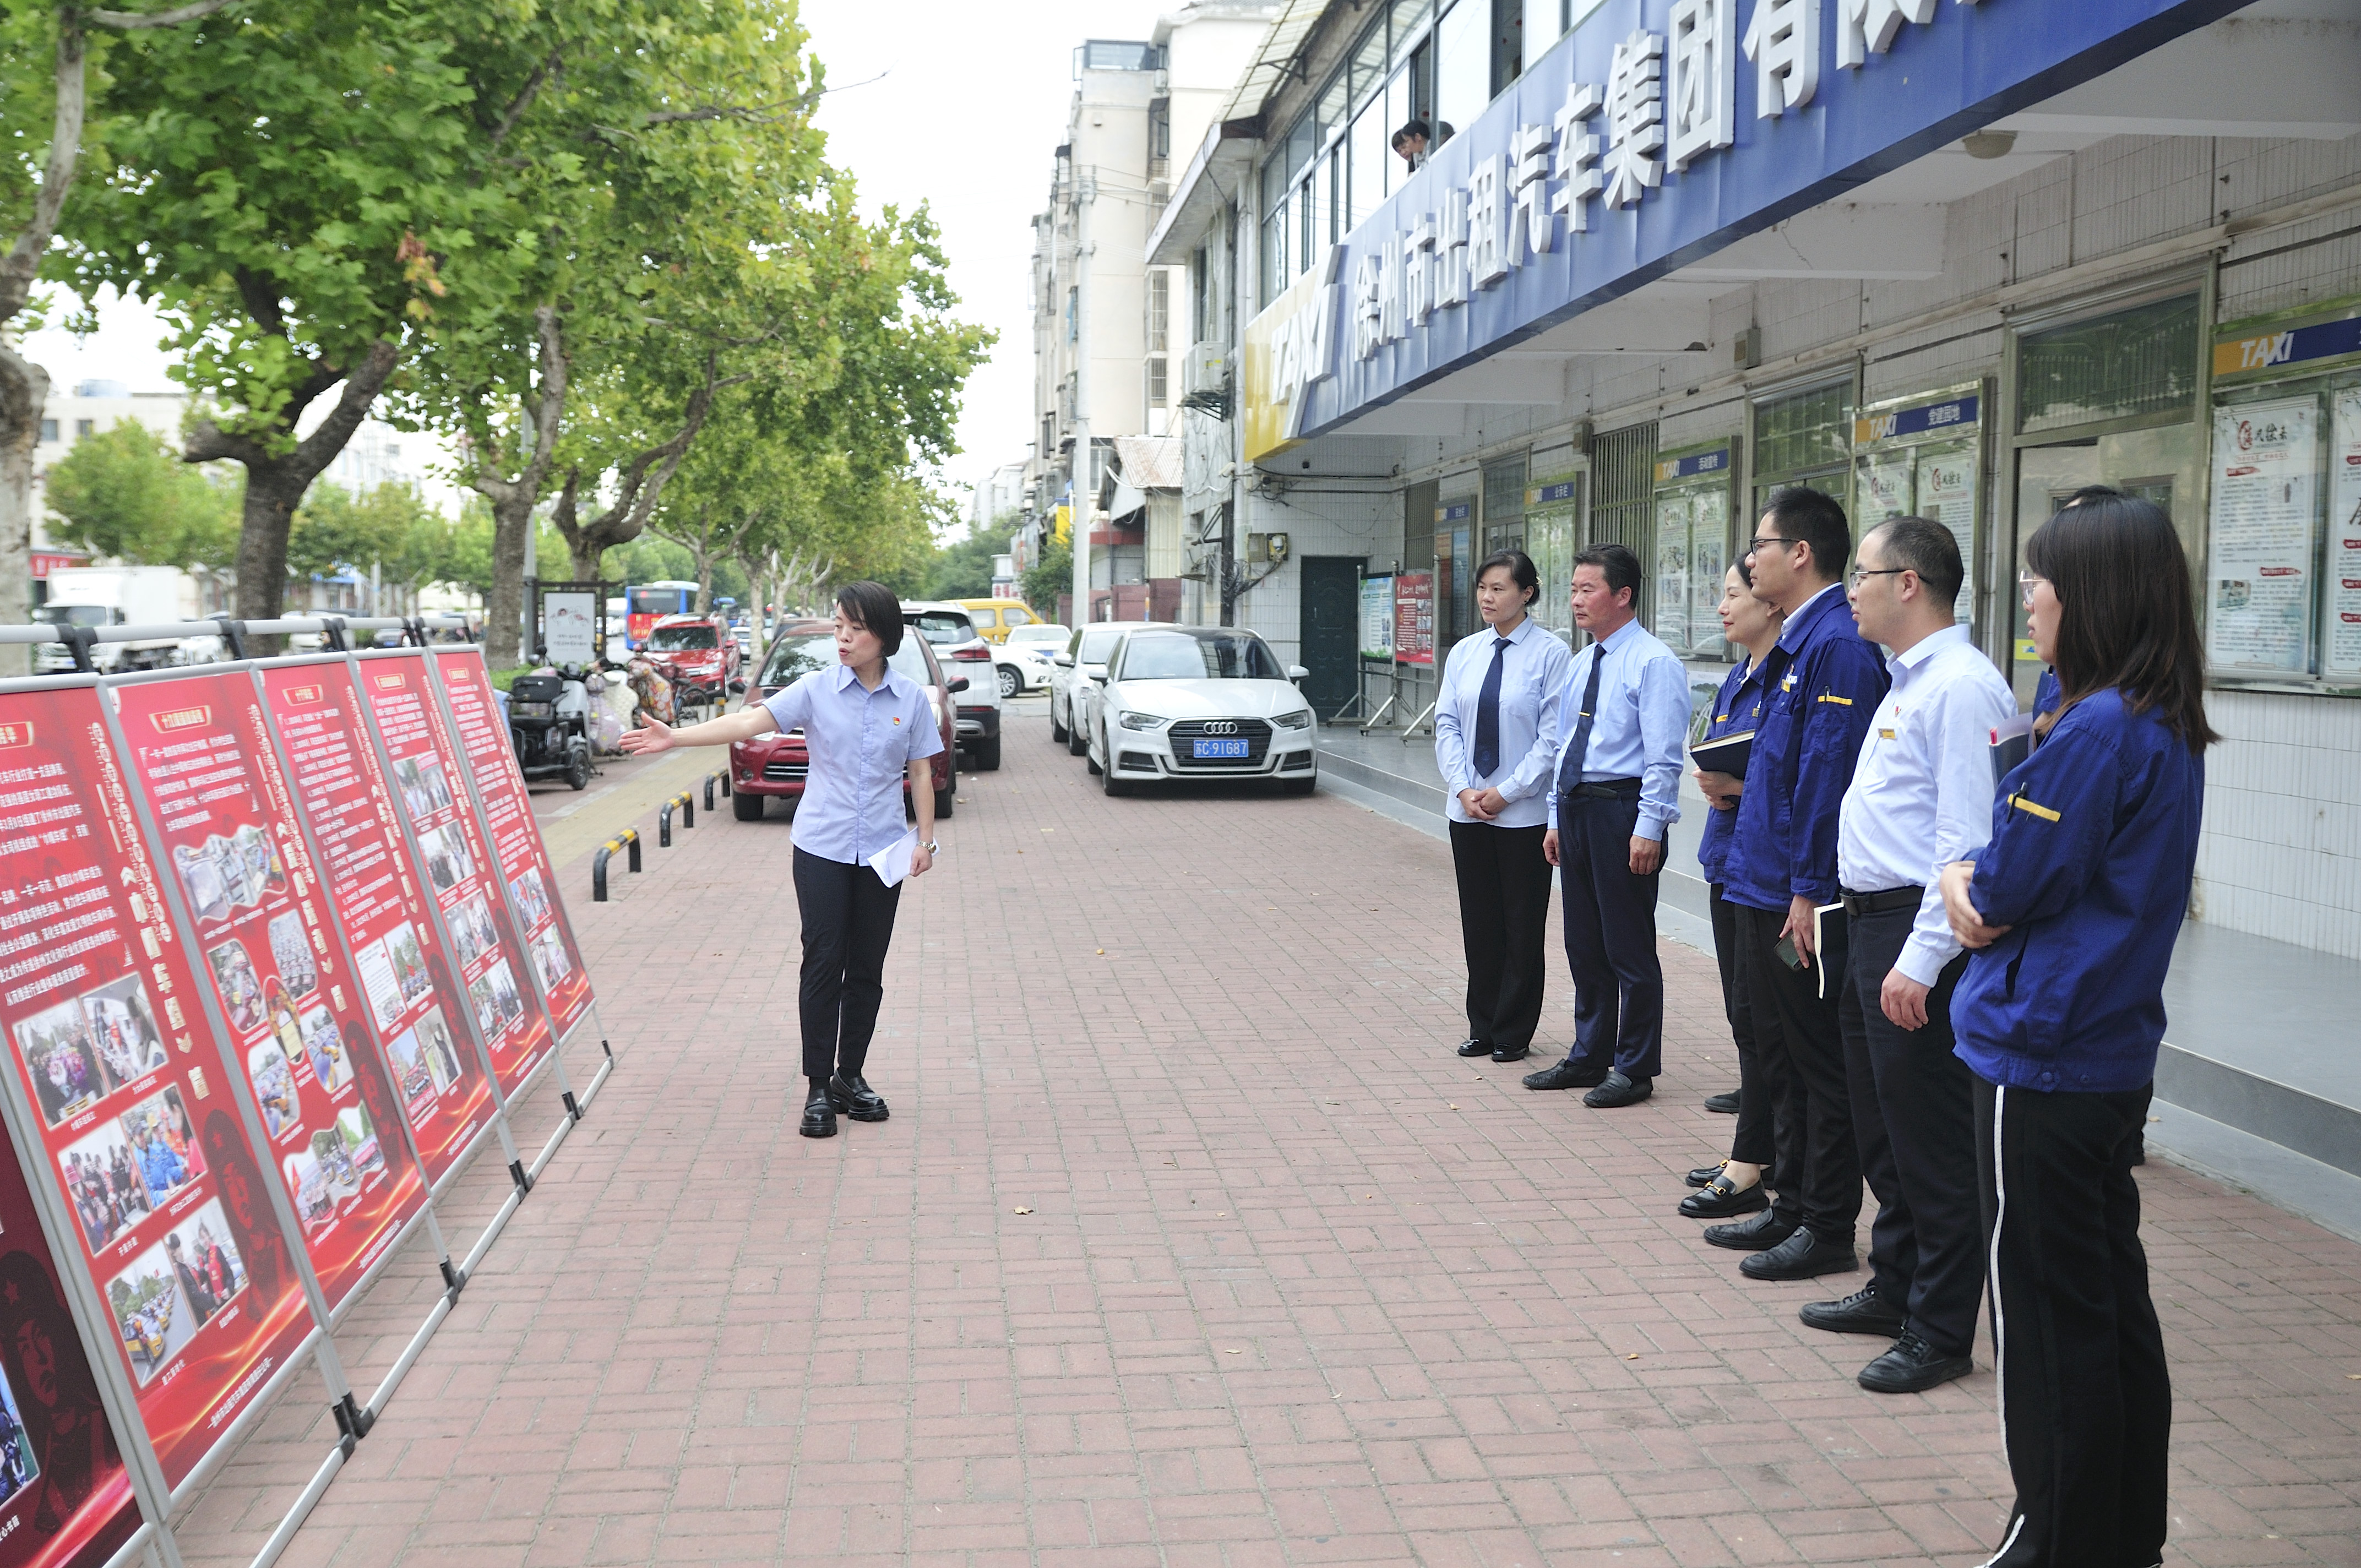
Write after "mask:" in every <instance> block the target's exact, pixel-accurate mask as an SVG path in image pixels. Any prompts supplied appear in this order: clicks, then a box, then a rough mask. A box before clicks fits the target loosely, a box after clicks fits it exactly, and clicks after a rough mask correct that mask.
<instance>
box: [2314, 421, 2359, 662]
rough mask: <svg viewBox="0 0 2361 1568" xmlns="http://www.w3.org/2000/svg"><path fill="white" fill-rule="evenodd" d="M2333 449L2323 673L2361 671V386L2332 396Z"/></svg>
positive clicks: (2329, 488) (2331, 449)
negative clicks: (2326, 624)
mask: <svg viewBox="0 0 2361 1568" xmlns="http://www.w3.org/2000/svg"><path fill="white" fill-rule="evenodd" d="M2331 402H2332V404H2333V405H2334V412H2333V416H2332V417H2333V419H2334V425H2333V427H2332V432H2333V433H2332V434H2331V436H2330V438H2329V448H2328V465H2329V466H2328V598H2327V603H2326V605H2325V606H2324V609H2325V610H2326V613H2327V622H2328V626H2327V633H2328V634H2327V635H2326V636H2325V637H2323V639H2322V640H2321V644H2322V645H2321V661H2320V662H2321V670H2322V673H2323V674H2334V675H2361V387H2345V388H2343V389H2339V390H2338V391H2336V392H2335V393H2334V395H2333V396H2332V398H2331Z"/></svg>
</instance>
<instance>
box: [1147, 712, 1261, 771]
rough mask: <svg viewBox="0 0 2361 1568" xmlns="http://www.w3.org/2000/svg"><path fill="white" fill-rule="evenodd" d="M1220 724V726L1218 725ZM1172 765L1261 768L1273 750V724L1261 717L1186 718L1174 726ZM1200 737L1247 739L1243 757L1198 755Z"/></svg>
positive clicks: (1212, 768)
mask: <svg viewBox="0 0 2361 1568" xmlns="http://www.w3.org/2000/svg"><path fill="white" fill-rule="evenodd" d="M1216 726H1218V727H1219V728H1215V727H1216ZM1170 734H1171V737H1172V765H1173V766H1174V767H1175V768H1177V769H1179V770H1180V772H1182V773H1241V772H1257V771H1259V770H1260V769H1261V767H1262V765H1263V763H1264V762H1265V761H1266V760H1267V759H1268V756H1269V754H1270V726H1269V725H1268V724H1267V723H1265V722H1264V721H1263V720H1261V719H1259V718H1183V719H1181V720H1180V721H1179V722H1178V723H1176V724H1174V725H1173V726H1172V729H1171V730H1170ZM1198 740H1243V741H1245V742H1246V755H1245V756H1243V757H1196V756H1191V754H1190V753H1191V752H1192V751H1195V750H1196V747H1195V746H1194V745H1193V744H1192V742H1194V741H1198Z"/></svg>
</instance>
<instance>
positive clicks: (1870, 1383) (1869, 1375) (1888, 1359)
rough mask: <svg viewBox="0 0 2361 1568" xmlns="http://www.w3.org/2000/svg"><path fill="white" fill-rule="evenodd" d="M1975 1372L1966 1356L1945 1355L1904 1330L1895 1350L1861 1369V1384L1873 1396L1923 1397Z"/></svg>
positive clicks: (1973, 1365) (1972, 1364)
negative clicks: (1954, 1379) (1939, 1387)
mask: <svg viewBox="0 0 2361 1568" xmlns="http://www.w3.org/2000/svg"><path fill="white" fill-rule="evenodd" d="M1975 1369H1976V1364H1975V1363H1974V1362H1973V1361H1972V1360H1971V1359H1970V1358H1968V1357H1967V1356H1964V1355H1945V1354H1943V1353H1942V1352H1941V1351H1938V1350H1937V1349H1936V1348H1935V1347H1934V1346H1933V1345H1931V1344H1928V1343H1927V1342H1926V1341H1925V1340H1923V1339H1920V1338H1919V1337H1918V1336H1917V1335H1916V1334H1915V1333H1912V1332H1910V1331H1909V1330H1907V1329H1905V1330H1903V1331H1902V1337H1901V1338H1900V1339H1898V1340H1895V1341H1894V1348H1893V1349H1892V1350H1889V1351H1887V1352H1886V1353H1885V1354H1883V1355H1881V1356H1879V1357H1878V1358H1877V1359H1876V1360H1875V1361H1872V1362H1871V1363H1870V1364H1869V1365H1867V1366H1864V1367H1862V1368H1861V1376H1860V1377H1859V1382H1860V1384H1861V1387H1864V1388H1866V1389H1868V1390H1869V1391H1870V1392H1871V1393H1872V1394H1923V1393H1925V1392H1926V1391H1927V1389H1929V1388H1933V1387H1938V1386H1940V1385H1942V1384H1945V1383H1949V1381H1950V1380H1951V1379H1952V1378H1954V1377H1964V1376H1967V1375H1968V1374H1969V1373H1971V1372H1973V1371H1974V1370H1975Z"/></svg>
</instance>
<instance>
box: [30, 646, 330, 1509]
mask: <svg viewBox="0 0 2361 1568" xmlns="http://www.w3.org/2000/svg"><path fill="white" fill-rule="evenodd" d="M205 685H209V686H210V685H214V683H213V682H211V681H208V682H206V683H205ZM134 694H137V695H138V696H140V698H141V701H140V703H139V705H138V711H137V715H136V718H133V719H128V720H126V729H128V728H129V726H130V724H131V723H132V722H136V723H137V726H138V728H139V729H140V730H142V731H144V733H145V734H146V735H147V736H148V738H149V740H150V742H151V743H150V744H149V745H148V746H147V747H146V748H145V749H144V756H134V757H131V758H127V759H125V758H120V757H119V754H118V752H117V751H116V749H115V744H114V742H113V741H112V740H110V738H109V737H108V735H107V732H106V727H105V722H104V717H103V715H102V711H101V708H100V702H101V700H102V698H101V696H100V694H99V692H98V690H97V688H96V687H94V686H69V687H63V688H59V689H51V690H44V691H35V692H17V693H13V694H10V695H8V696H0V1029H5V1032H6V1036H7V1055H8V1059H9V1062H10V1066H11V1069H12V1074H11V1076H12V1077H13V1078H14V1080H15V1088H16V1090H17V1091H20V1092H21V1095H22V1100H21V1102H20V1104H19V1110H20V1112H21V1113H22V1115H23V1118H24V1124H25V1125H26V1126H27V1128H28V1129H29V1131H30V1134H31V1136H30V1137H29V1139H28V1140H27V1147H26V1148H25V1150H24V1153H25V1154H26V1155H27V1156H28V1157H29V1159H30V1162H31V1163H33V1164H34V1165H35V1166H36V1167H37V1168H38V1170H39V1172H40V1176H41V1179H43V1180H44V1181H46V1182H48V1183H49V1185H50V1190H51V1191H52V1192H53V1193H54V1194H55V1195H57V1197H58V1199H59V1201H60V1206H61V1207H62V1208H63V1209H65V1210H66V1211H68V1212H71V1215H72V1216H73V1222H74V1225H75V1229H76V1231H77V1233H78V1234H77V1235H76V1236H75V1238H74V1242H75V1244H76V1245H73V1247H72V1248H71V1252H70V1254H69V1255H68V1262H69V1266H74V1267H79V1268H81V1269H82V1270H83V1271H84V1273H85V1274H86V1275H87V1277H88V1278H89V1280H90V1283H91V1285H92V1286H93V1288H94V1291H95V1294H96V1296H97V1299H99V1300H100V1301H102V1302H104V1305H105V1310H106V1311H107V1314H108V1318H109V1321H108V1322H107V1324H106V1327H105V1331H104V1332H105V1333H106V1335H107V1337H108V1338H109V1339H110V1340H111V1341H112V1343H113V1347H114V1350H115V1354H116V1355H117V1356H118V1357H119V1358H120V1369H121V1371H122V1373H123V1375H124V1376H125V1377H126V1380H127V1383H128V1386H129V1387H131V1388H132V1389H133V1390H134V1391H135V1398H136V1400H137V1408H138V1413H139V1420H140V1423H141V1425H143V1426H144V1427H145V1428H146V1429H147V1433H148V1442H149V1443H150V1445H151V1446H152V1447H153V1448H154V1450H155V1453H156V1458H157V1461H158V1463H159V1465H160V1466H161V1467H162V1470H163V1474H164V1481H165V1484H166V1485H167V1486H177V1485H179V1484H180V1482H181V1480H182V1479H184V1478H185V1477H186V1476H187V1475H190V1473H191V1472H192V1471H193V1470H195V1469H196V1467H197V1466H198V1464H201V1463H202V1462H203V1459H204V1457H205V1455H206V1453H209V1452H210V1451H211V1450H212V1448H213V1446H214V1443H215V1442H217V1441H219V1440H220V1438H221V1437H222V1435H223V1434H224V1433H225V1432H226V1431H229V1429H230V1428H231V1427H232V1425H233V1424H235V1422H236V1420H237V1418H238V1416H239V1415H240V1414H241V1413H243V1412H244V1411H245V1410H246V1409H247V1407H248V1405H249V1404H250V1403H251V1401H252V1400H253V1399H254V1398H256V1396H257V1395H258V1394H259V1393H260V1391H261V1390H262V1389H263V1388H264V1387H267V1386H268V1385H269V1382H270V1380H271V1378H272V1376H274V1374H276V1373H277V1372H279V1371H280V1369H282V1368H284V1367H285V1366H286V1365H287V1364H288V1362H289V1361H290V1360H291V1358H292V1357H293V1356H295V1355H296V1354H298V1352H299V1351H300V1350H301V1349H302V1345H303V1343H304V1341H305V1338H306V1336H308V1335H309V1334H310V1332H312V1329H313V1317H312V1310H311V1307H310V1304H309V1302H308V1301H307V1300H306V1299H305V1296H304V1292H303V1288H302V1283H301V1280H300V1278H299V1277H298V1275H297V1273H296V1268H295V1262H294V1259H293V1257H292V1255H291V1254H290V1253H289V1251H288V1246H287V1240H286V1236H285V1234H284V1233H283V1232H281V1231H280V1227H279V1220H278V1215H277V1213H276V1212H275V1211H274V1210H273V1209H272V1207H271V1205H270V1202H269V1196H268V1193H267V1190H266V1189H265V1188H264V1187H263V1185H262V1182H263V1179H264V1177H263V1173H262V1171H261V1169H260V1168H258V1166H257V1164H256V1162H255V1157H254V1153H253V1148H252V1146H251V1144H250V1143H249V1141H248V1138H247V1128H246V1125H245V1122H244V1119H243V1118H242V1116H241V1115H240V1113H239V1112H238V1109H237V1107H236V1103H235V1102H234V1101H233V1099H232V1097H231V1096H232V1090H231V1087H230V1076H229V1075H230V1074H231V1073H232V1072H234V1071H241V1070H243V1064H235V1065H234V1064H233V1061H232V1059H231V1058H232V1055H233V1054H234V1053H233V1052H232V1051H230V1050H227V1049H225V1043H224V1042H222V1041H220V1040H217V1039H216V1038H215V1037H214V1034H213V1031H212V1028H211V1026H210V1025H209V1024H208V1022H207V1020H206V1016H205V1010H204V1004H203V1002H202V1001H201V1000H200V997H199V992H198V985H199V983H200V982H199V980H198V976H197V972H196V966H198V965H200V964H206V963H208V962H209V960H208V959H205V958H204V957H203V948H204V947H205V946H206V945H207V943H208V942H210V944H211V945H212V946H213V947H214V948H237V949H239V950H245V939H244V938H243V937H242V936H239V935H236V934H234V933H243V932H248V931H252V930H255V929H257V928H258V927H261V928H267V924H268V923H267V921H266V920H264V919H262V917H261V904H262V899H263V897H264V896H265V894H266V893H268V892H269V891H271V890H270V883H271V881H272V879H273V878H274V876H275V877H276V878H278V879H279V880H280V882H281V883H285V884H287V885H288V890H289V891H293V889H292V886H291V877H290V874H289V870H288V867H287V864H286V861H285V859H284V857H283V856H282V855H280V854H278V853H276V852H275V849H274V846H273V845H271V844H270V842H269V840H268V839H263V838H260V837H259V836H258V835H248V836H245V837H243V838H242V837H241V836H240V835H239V834H238V832H237V828H238V827H239V825H240V824H241V822H242V821H243V820H244V818H243V817H242V814H241V813H242V806H243V804H244V802H245V800H246V797H247V782H246V769H245V767H244V765H243V762H242V761H240V760H237V759H236V758H235V757H232V758H231V759H230V760H228V761H225V762H218V763H216V762H214V761H212V758H213V757H214V750H215V740H216V739H217V738H218V737H219V736H220V735H221V733H222V729H221V723H222V720H223V719H225V718H227V717H228V715H227V714H226V713H225V712H222V711H219V710H218V709H217V708H216V707H214V704H212V703H211V702H209V701H208V700H207V697H206V696H205V695H204V694H203V693H202V692H192V691H191V690H190V689H189V687H188V685H187V683H184V682H181V681H172V682H168V683H162V684H157V683H149V684H148V685H143V686H132V687H128V688H126V689H125V690H124V692H123V694H122V695H124V696H126V697H128V696H132V695H134ZM233 740H234V737H233ZM232 750H233V751H234V750H235V748H234V745H233V747H232ZM134 787H137V788H140V789H142V790H144V791H145V792H146V793H147V795H148V798H149V799H150V800H152V801H153V802H154V805H155V810H156V814H157V816H158V817H159V818H160V819H161V820H162V822H163V823H164V825H165V828H166V831H167V832H168V833H170V834H171V835H172V836H173V840H174V842H176V843H179V844H181V845H185V846H187V847H188V848H189V850H190V852H189V853H188V854H187V855H185V856H177V857H173V858H171V859H169V860H167V861H163V862H161V865H160V866H159V861H157V859H156V858H155V856H154V855H153V853H152V851H151V850H150V848H149V846H148V841H147V839H146V838H145V837H144V835H143V833H142V830H141V828H140V826H139V821H138V817H137V813H136V811H135V808H134V806H133V803H132V797H131V793H130V792H131V790H132V789H133V788H134ZM167 876H169V877H170V878H171V880H172V882H173V883H174V884H175V886H176V888H177V891H178V893H179V895H180V897H181V901H182V902H183V903H184V904H185V905H186V906H187V907H188V909H189V910H190V912H191V917H192V919H193V920H194V921H195V922H196V923H197V934H198V940H197V945H196V948H197V950H192V948H191V946H190V945H189V944H188V943H186V942H184V941H183V940H182V939H181V937H182V933H181V930H180V928H179V927H178V926H177V924H176V923H175V921H174V920H173V918H172V916H171V915H170V912H169V905H167V903H166V899H165V895H164V885H163V879H164V878H165V877H167ZM306 946H307V947H308V946H309V940H308V938H307V939H306ZM265 951H266V953H267V948H266V949H265ZM252 957H253V955H252V954H251V953H250V952H249V953H247V958H248V959H249V963H248V965H247V966H246V967H247V968H253V967H254V966H253V965H252V963H251V959H252ZM221 962H222V965H223V967H224V968H231V967H233V966H232V964H231V962H230V955H229V954H228V953H224V954H223V957H222V959H221ZM252 980H253V981H254V985H253V987H252V988H251V990H250V991H249V990H248V989H247V987H246V986H245V983H244V981H245V977H244V976H243V974H241V979H240V989H241V994H244V995H250V996H251V998H252V1004H253V1005H258V1006H259V1007H261V1008H262V1009H263V1013H264V1016H265V1018H266V1020H268V1027H267V1028H266V1029H265V1030H263V1031H261V1034H262V1035H263V1036H266V1037H267V1036H275V1035H276V1032H277V1023H276V1020H275V1019H272V1018H271V1017H270V1009H271V1007H272V1004H273V998H272V996H271V995H270V993H269V992H268V991H267V990H264V989H263V988H262V986H261V970H259V969H255V972H254V973H253V975H252ZM300 1018H301V1014H300V1013H299V1014H298V1020H299V1022H298V1027H299V1028H300V1026H301V1025H300ZM5 1234H6V1233H5V1232H0V1235H5ZM69 1332H70V1331H69ZM52 1337H53V1338H54V1337H56V1336H55V1335H54V1333H53V1335H52ZM21 1354H23V1352H22V1348H21V1346H19V1347H16V1349H13V1350H12V1349H10V1348H9V1347H6V1346H0V1362H5V1363H7V1364H8V1365H10V1366H11V1368H12V1370H13V1369H14V1368H15V1367H16V1366H17V1365H20V1364H19V1363H17V1362H16V1361H14V1360H12V1359H11V1358H12V1357H15V1356H20V1355H21ZM32 1397H35V1398H38V1394H37V1393H36V1394H35V1395H33V1396H32ZM94 1416H95V1412H94V1411H88V1412H85V1413H84V1414H83V1415H81V1416H77V1417H73V1418H71V1419H72V1420H74V1421H75V1422H76V1424H77V1426H78V1430H79V1431H81V1432H82V1437H81V1440H80V1442H81V1444H83V1445H87V1446H86V1448H85V1447H81V1446H76V1447H75V1449H74V1452H75V1453H76V1455H77V1457H76V1458H75V1459H73V1460H72V1461H71V1463H74V1464H85V1463H87V1464H95V1456H96V1454H97V1453H98V1452H99V1450H100V1448H101V1446H102V1445H101V1442H100V1440H99V1438H98V1436H97V1434H96V1430H95V1429H94V1428H92V1427H89V1426H85V1425H80V1424H79V1423H80V1422H82V1421H83V1420H90V1419H94Z"/></svg>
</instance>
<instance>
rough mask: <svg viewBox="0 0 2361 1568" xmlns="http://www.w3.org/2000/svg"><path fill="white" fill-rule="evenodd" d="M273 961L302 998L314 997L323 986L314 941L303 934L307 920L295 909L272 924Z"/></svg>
mask: <svg viewBox="0 0 2361 1568" xmlns="http://www.w3.org/2000/svg"><path fill="white" fill-rule="evenodd" d="M270 961H271V962H272V963H273V964H274V965H276V966H277V967H278V970H279V978H280V980H282V981H286V982H287V989H288V990H289V991H291V992H294V993H295V994H296V995H298V996H309V995H311V994H312V992H313V989H314V988H315V987H317V986H318V985H319V983H320V969H319V965H318V964H317V963H316V962H315V961H314V960H313V957H312V944H311V941H310V939H309V938H306V937H305V936H304V935H303V917H302V916H300V915H298V914H296V913H295V912H294V911H293V910H289V911H288V912H287V913H286V914H284V915H280V916H274V917H273V918H272V920H271V922H270Z"/></svg>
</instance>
